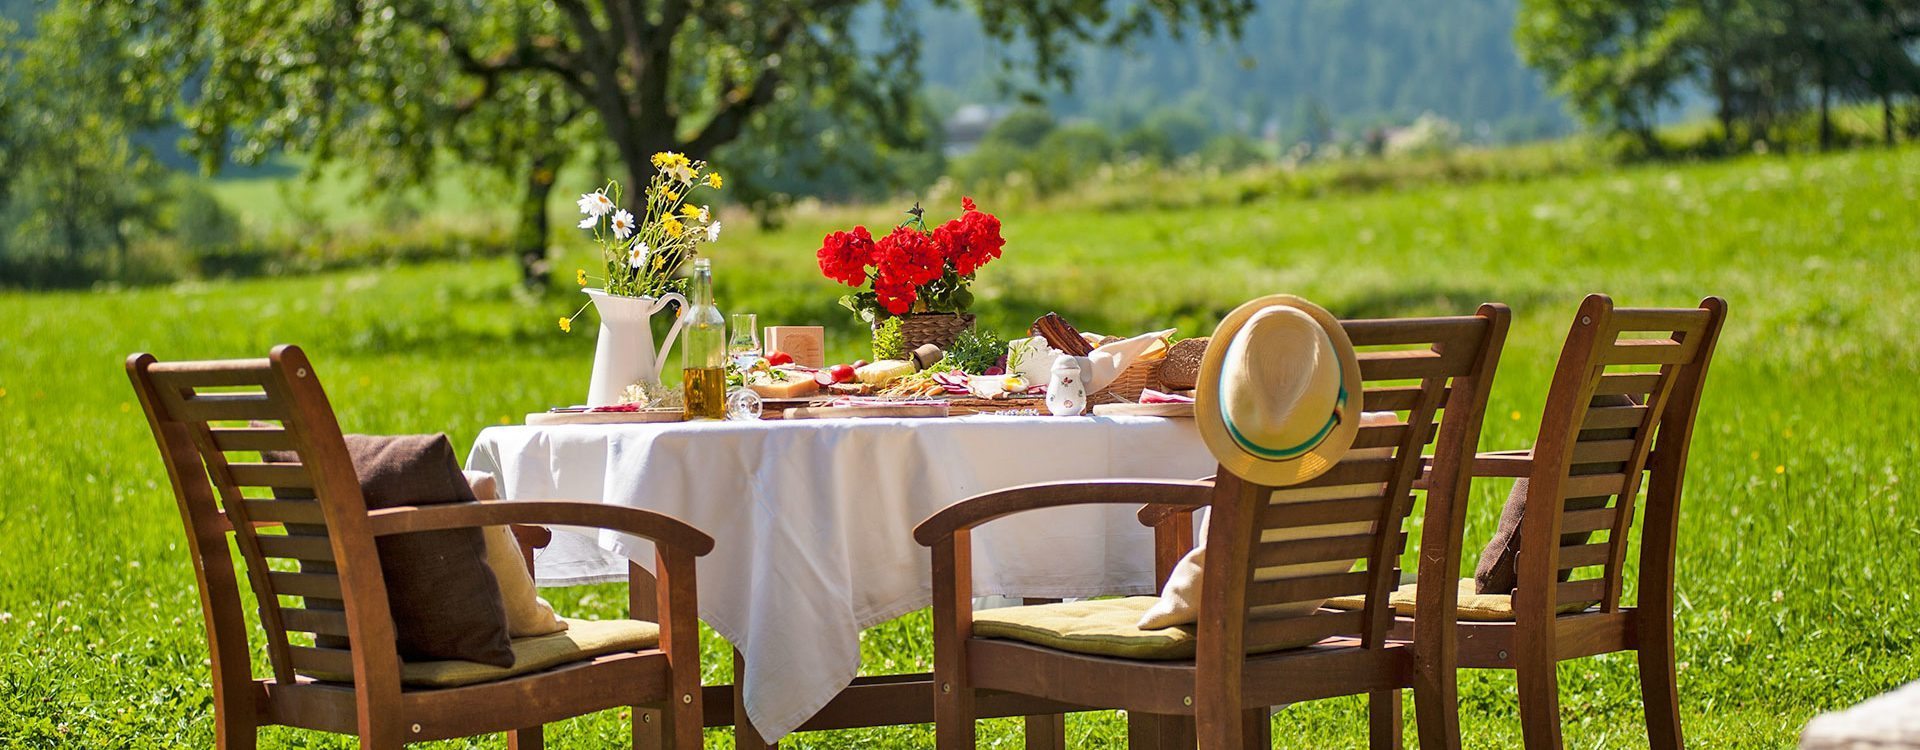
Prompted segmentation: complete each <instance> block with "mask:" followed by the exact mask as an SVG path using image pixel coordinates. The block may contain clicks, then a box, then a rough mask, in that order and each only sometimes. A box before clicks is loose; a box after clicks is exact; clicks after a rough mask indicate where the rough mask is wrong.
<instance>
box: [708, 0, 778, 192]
mask: <svg viewBox="0 0 1920 750" xmlns="http://www.w3.org/2000/svg"><path fill="white" fill-rule="evenodd" d="M798 25H799V24H798V22H797V21H796V20H794V19H793V18H792V17H788V18H787V20H785V21H783V22H781V24H780V25H779V26H777V27H775V28H774V30H773V33H771V34H768V35H767V42H768V44H767V50H766V51H765V52H764V53H763V55H776V54H779V52H780V51H781V50H784V49H786V47H787V43H788V40H789V39H790V38H791V37H792V36H793V32H794V30H795V28H796V27H797V26H798ZM780 82H781V78H780V73H779V67H778V66H775V65H768V66H767V67H765V68H763V69H762V70H761V71H760V76H759V78H757V79H756V80H755V81H754V82H753V87H752V88H751V89H749V90H748V91H747V93H746V94H744V95H739V96H736V95H735V92H737V91H738V90H739V89H737V88H735V87H733V86H727V87H726V88H725V89H724V90H723V91H722V92H721V96H722V97H724V98H725V99H726V104H724V105H723V106H721V107H720V109H719V111H717V112H715V113H714V114H713V117H712V118H711V119H709V120H707V124H706V125H705V126H704V127H702V128H700V132H699V133H698V134H696V135H694V136H693V137H692V138H689V139H687V151H689V152H692V153H698V154H701V155H702V157H703V158H704V157H705V155H707V154H711V153H713V150H714V149H716V148H719V147H720V146H722V145H724V144H726V143H728V142H729V141H732V140H733V139H735V138H738V137H739V136H740V131H741V130H742V129H743V128H745V127H746V123H747V118H749V117H751V116H753V113H754V112H756V111H759V110H760V108H762V107H765V106H767V104H769V103H771V102H772V101H773V95H774V94H775V93H776V92H778V91H779V89H780Z"/></svg>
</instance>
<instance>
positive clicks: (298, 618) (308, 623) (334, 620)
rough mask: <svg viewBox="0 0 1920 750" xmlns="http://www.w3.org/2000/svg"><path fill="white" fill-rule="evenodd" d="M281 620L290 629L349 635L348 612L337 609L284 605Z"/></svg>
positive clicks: (321, 633)
mask: <svg viewBox="0 0 1920 750" xmlns="http://www.w3.org/2000/svg"><path fill="white" fill-rule="evenodd" d="M309 603H311V602H309ZM280 621H281V622H282V623H284V624H286V626H287V629H288V630H293V631H297V632H301V633H313V634H314V635H333V636H339V637H342V638H345V637H347V613H346V612H343V611H340V610H337V609H313V608H310V607H309V608H300V607H282V608H281V609H280Z"/></svg>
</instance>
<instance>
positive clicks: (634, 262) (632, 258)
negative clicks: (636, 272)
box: [627, 242, 647, 268]
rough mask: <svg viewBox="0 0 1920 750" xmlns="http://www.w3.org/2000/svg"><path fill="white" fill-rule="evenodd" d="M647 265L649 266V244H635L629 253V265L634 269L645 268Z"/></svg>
mask: <svg viewBox="0 0 1920 750" xmlns="http://www.w3.org/2000/svg"><path fill="white" fill-rule="evenodd" d="M646 264H647V243H645V242H635V243H633V248H632V249H629V250H628V251H627V265H629V266H632V267H634V268H640V267H642V266H645V265H646Z"/></svg>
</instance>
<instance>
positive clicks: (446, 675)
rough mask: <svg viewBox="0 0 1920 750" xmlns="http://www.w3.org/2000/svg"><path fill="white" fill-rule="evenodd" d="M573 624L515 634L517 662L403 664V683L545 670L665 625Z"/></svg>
mask: <svg viewBox="0 0 1920 750" xmlns="http://www.w3.org/2000/svg"><path fill="white" fill-rule="evenodd" d="M561 619H562V620H564V621H565V622H566V623H567V629H566V630H562V631H560V632H558V633H551V634H548V635H537V636H531V637H527V638H515V639H513V666H511V667H495V666H491V665H487V664H480V663H478V662H471V661H454V660H447V661H410V662H405V663H403V664H401V665H400V682H401V684H403V685H406V686H408V687H417V688H451V687H460V686H462V685H474V684H478V683H482V682H493V681H495V680H504V679H506V678H508V677H517V676H519V675H523V674H529V673H532V672H538V671H540V670H543V669H548V668H552V667H557V666H561V665H563V664H571V663H573V662H577V661H585V660H587V659H591V658H593V657H596V656H602V655H605V654H611V653H615V652H620V651H639V650H642V649H649V648H653V647H654V646H657V645H659V644H660V626H659V625H656V624H654V623H651V622H645V621H642V620H575V619H571V618H561ZM310 676H312V677H313V678H314V679H317V680H329V681H333V682H351V681H352V680H353V675H337V674H312V675H310Z"/></svg>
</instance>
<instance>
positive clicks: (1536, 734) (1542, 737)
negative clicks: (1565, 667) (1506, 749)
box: [1514, 656, 1561, 750]
mask: <svg viewBox="0 0 1920 750" xmlns="http://www.w3.org/2000/svg"><path fill="white" fill-rule="evenodd" d="M1554 666H1555V665H1554V661H1553V658H1552V656H1548V657H1547V658H1545V659H1540V660H1533V661H1526V662H1520V663H1517V664H1515V665H1514V672H1515V680H1516V682H1518V683H1519V687H1520V733H1521V738H1522V739H1523V740H1524V741H1525V744H1526V747H1527V750H1560V748H1561V743H1560V683H1559V680H1558V678H1557V677H1556V676H1555V673H1554Z"/></svg>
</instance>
